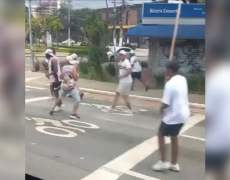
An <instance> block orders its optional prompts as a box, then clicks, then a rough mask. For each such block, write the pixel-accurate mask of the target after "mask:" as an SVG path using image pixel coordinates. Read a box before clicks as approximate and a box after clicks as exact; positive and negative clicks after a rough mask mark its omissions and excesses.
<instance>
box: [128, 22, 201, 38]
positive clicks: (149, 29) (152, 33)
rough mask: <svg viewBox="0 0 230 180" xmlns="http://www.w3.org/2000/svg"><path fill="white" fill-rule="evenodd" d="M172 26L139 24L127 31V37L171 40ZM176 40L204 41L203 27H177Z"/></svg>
mask: <svg viewBox="0 0 230 180" xmlns="http://www.w3.org/2000/svg"><path fill="white" fill-rule="evenodd" d="M173 31H174V25H143V24H139V25H137V26H135V27H133V28H130V29H129V30H128V36H144V37H154V38H164V39H171V38H172V36H173ZM177 38H178V39H204V38H205V26H204V25H179V27H178V34H177Z"/></svg>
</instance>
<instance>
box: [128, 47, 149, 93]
mask: <svg viewBox="0 0 230 180" xmlns="http://www.w3.org/2000/svg"><path fill="white" fill-rule="evenodd" d="M129 55H130V63H131V66H132V79H133V83H132V88H131V90H134V83H135V80H136V79H137V80H139V81H140V82H141V83H142V84H143V85H144V86H145V91H148V89H149V86H148V85H147V84H146V82H145V81H144V80H143V79H142V67H141V64H140V62H139V61H138V59H137V57H136V55H135V52H134V51H133V50H131V51H130V53H129Z"/></svg>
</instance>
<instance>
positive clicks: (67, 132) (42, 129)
mask: <svg viewBox="0 0 230 180" xmlns="http://www.w3.org/2000/svg"><path fill="white" fill-rule="evenodd" d="M35 129H36V130H37V131H39V132H41V133H44V134H48V135H52V136H58V137H66V138H73V137H76V136H77V133H75V132H73V131H70V130H68V129H63V128H58V127H53V126H37V127H35ZM47 129H53V130H56V131H59V132H60V131H61V132H62V133H54V132H49V131H48V130H47ZM63 132H64V133H63Z"/></svg>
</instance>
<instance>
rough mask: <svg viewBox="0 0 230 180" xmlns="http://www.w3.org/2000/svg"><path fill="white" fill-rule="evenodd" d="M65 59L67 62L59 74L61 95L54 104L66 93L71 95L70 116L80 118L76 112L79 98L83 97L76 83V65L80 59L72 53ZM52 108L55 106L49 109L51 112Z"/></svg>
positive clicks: (60, 100) (59, 101) (77, 74)
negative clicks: (71, 109)
mask: <svg viewBox="0 0 230 180" xmlns="http://www.w3.org/2000/svg"><path fill="white" fill-rule="evenodd" d="M66 60H67V62H68V64H67V65H65V66H63V67H62V74H61V79H62V86H61V96H60V97H59V100H58V101H57V103H56V105H55V106H57V105H58V104H60V103H61V102H62V99H63V98H64V97H66V96H67V95H71V97H72V98H73V99H74V105H73V111H72V113H71V115H70V118H71V119H77V118H80V116H79V114H78V109H79V104H80V102H81V99H82V97H83V94H81V93H80V90H79V87H78V84H77V81H78V78H79V69H78V65H79V63H80V61H79V58H78V56H77V54H72V55H70V56H67V57H66ZM54 108H55V107H53V109H52V110H51V114H52V113H53V111H54Z"/></svg>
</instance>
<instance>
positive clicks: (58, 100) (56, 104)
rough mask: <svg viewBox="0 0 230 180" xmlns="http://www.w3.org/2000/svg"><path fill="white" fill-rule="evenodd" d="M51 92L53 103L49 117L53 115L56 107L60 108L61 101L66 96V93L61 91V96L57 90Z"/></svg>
mask: <svg viewBox="0 0 230 180" xmlns="http://www.w3.org/2000/svg"><path fill="white" fill-rule="evenodd" d="M53 92H54V96H55V102H54V105H53V107H52V108H51V110H50V115H53V113H54V111H55V108H56V107H59V108H60V107H61V105H62V99H63V97H64V96H65V95H66V93H65V92H64V91H61V95H60V94H59V90H54V91H53Z"/></svg>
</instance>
